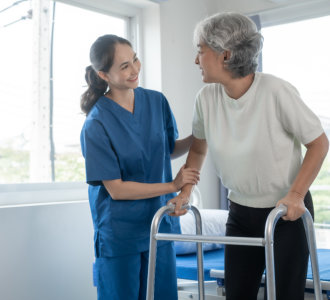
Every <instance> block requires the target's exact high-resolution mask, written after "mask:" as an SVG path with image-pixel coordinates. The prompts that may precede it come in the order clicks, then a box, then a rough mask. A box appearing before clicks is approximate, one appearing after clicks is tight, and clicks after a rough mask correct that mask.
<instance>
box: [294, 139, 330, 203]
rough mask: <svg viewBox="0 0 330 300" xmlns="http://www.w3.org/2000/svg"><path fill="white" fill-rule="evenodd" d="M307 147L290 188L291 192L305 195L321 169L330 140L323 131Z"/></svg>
mask: <svg viewBox="0 0 330 300" xmlns="http://www.w3.org/2000/svg"><path fill="white" fill-rule="evenodd" d="M306 147H307V151H306V155H305V157H304V160H303V163H302V165H301V168H300V171H299V173H298V175H297V177H296V179H295V181H294V182H293V184H292V186H291V188H290V192H295V193H299V194H301V195H302V196H303V197H304V196H305V194H306V193H307V191H308V189H309V188H310V186H311V184H312V183H313V181H314V180H315V178H316V176H317V174H318V173H319V171H320V169H321V166H322V163H323V161H324V158H325V157H326V155H327V152H328V149H329V141H328V139H327V137H326V135H325V134H324V133H323V134H322V135H321V136H319V137H318V138H316V139H315V140H314V141H312V142H311V143H309V144H307V145H306Z"/></svg>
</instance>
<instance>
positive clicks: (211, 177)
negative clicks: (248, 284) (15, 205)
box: [160, 0, 220, 208]
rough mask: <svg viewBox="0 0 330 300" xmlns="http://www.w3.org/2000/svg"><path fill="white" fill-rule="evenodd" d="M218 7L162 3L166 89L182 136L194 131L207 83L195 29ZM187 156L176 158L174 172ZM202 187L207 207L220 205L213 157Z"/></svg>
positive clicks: (191, 0) (194, 0)
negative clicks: (198, 99)
mask: <svg viewBox="0 0 330 300" xmlns="http://www.w3.org/2000/svg"><path fill="white" fill-rule="evenodd" d="M214 7H215V6H214V4H213V2H212V1H200V0H178V1H167V2H165V3H163V4H161V5H160V21H161V27H160V28H161V53H162V56H161V66H162V73H161V75H162V91H163V93H164V94H165V96H166V97H167V99H168V100H169V102H170V105H171V107H172V110H173V113H174V115H175V118H176V121H177V125H178V129H179V133H180V137H185V136H187V135H189V134H191V130H192V127H191V123H192V115H193V106H194V101H195V96H196V93H197V92H198V91H199V89H201V87H202V86H203V82H202V80H201V74H200V70H199V68H198V67H197V66H196V65H195V63H194V61H195V55H196V49H195V48H194V45H193V43H192V35H193V30H194V27H195V25H196V23H197V22H198V21H199V20H201V19H202V18H204V17H206V16H207V15H209V14H211V13H212V11H214ZM185 158H186V157H183V158H179V159H177V160H175V161H173V173H175V172H176V171H177V170H178V169H179V168H180V167H181V165H182V164H184V162H185ZM199 189H200V191H201V194H202V202H203V207H204V208H219V204H220V201H219V181H218V179H217V176H216V174H215V170H214V168H213V164H212V162H211V161H210V159H209V157H208V158H207V160H206V162H205V164H204V166H203V169H202V173H201V181H200V183H199Z"/></svg>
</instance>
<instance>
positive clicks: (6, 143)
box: [0, 0, 32, 184]
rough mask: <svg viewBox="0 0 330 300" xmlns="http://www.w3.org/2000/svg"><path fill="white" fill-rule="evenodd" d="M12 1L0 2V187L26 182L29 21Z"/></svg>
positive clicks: (26, 5) (25, 5)
mask: <svg viewBox="0 0 330 300" xmlns="http://www.w3.org/2000/svg"><path fill="white" fill-rule="evenodd" d="M13 2H14V1H8V0H2V1H1V3H0V11H1V14H0V44H1V47H0V66H1V68H0V107H1V109H0V128H1V129H0V184H1V183H18V182H28V181H29V152H30V131H31V122H32V120H31V111H30V107H31V86H32V21H31V20H30V19H29V18H27V16H28V11H29V10H30V4H29V2H22V3H19V4H17V5H14V6H12V4H13Z"/></svg>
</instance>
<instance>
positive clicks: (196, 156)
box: [168, 137, 207, 217]
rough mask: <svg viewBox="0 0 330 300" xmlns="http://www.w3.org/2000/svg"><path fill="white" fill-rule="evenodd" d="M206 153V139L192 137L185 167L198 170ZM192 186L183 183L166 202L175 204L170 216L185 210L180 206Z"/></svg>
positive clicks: (187, 196) (186, 201) (188, 195)
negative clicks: (177, 192) (178, 192)
mask: <svg viewBox="0 0 330 300" xmlns="http://www.w3.org/2000/svg"><path fill="white" fill-rule="evenodd" d="M206 153H207V143H206V140H201V139H197V138H195V137H193V142H192V145H191V147H190V150H189V154H188V157H187V162H186V167H187V168H194V169H197V170H200V169H201V168H202V165H203V162H204V159H205V156H206ZM193 187H194V185H192V184H191V183H187V184H185V185H184V186H183V187H182V189H181V193H180V194H179V195H178V196H176V197H175V198H173V199H171V200H170V201H168V204H169V203H173V204H175V211H174V213H172V214H170V215H171V216H177V217H178V216H182V215H184V214H185V213H186V212H187V210H186V209H181V206H182V205H183V204H186V203H188V202H189V198H190V195H191V192H192V190H193Z"/></svg>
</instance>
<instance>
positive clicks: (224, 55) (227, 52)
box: [223, 50, 230, 61]
mask: <svg viewBox="0 0 330 300" xmlns="http://www.w3.org/2000/svg"><path fill="white" fill-rule="evenodd" d="M223 59H224V60H225V61H226V60H229V59H230V51H228V50H226V51H224V52H223Z"/></svg>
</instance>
